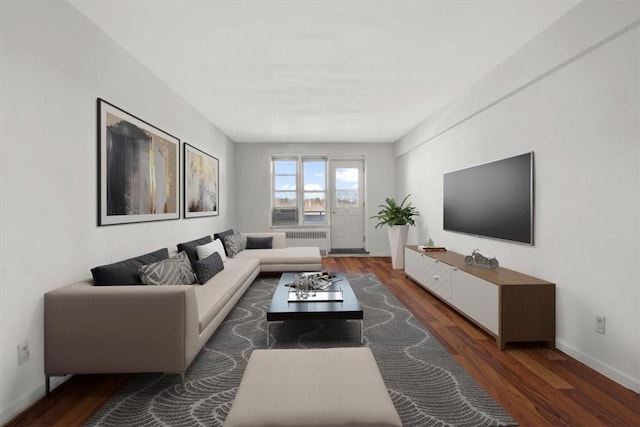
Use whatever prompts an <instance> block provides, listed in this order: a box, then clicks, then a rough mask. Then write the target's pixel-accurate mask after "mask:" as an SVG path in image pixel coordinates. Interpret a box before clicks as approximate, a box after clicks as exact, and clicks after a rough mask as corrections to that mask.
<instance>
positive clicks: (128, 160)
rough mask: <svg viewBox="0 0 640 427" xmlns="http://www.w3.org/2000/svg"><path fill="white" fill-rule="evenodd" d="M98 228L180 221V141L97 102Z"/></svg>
mask: <svg viewBox="0 0 640 427" xmlns="http://www.w3.org/2000/svg"><path fill="white" fill-rule="evenodd" d="M98 141H99V142H98V145H99V147H98V153H99V162H98V164H99V175H100V177H99V186H100V188H99V200H98V205H99V207H98V211H99V218H98V225H112V224H127V223H132V222H146V221H161V220H169V219H179V218H180V205H179V199H180V195H179V191H180V190H179V187H180V186H179V173H180V172H179V162H180V140H179V139H178V138H176V137H174V136H172V135H170V134H168V133H166V132H164V131H163V130H161V129H159V128H157V127H155V126H153V125H151V124H149V123H147V122H145V121H144V120H141V119H139V118H138V117H136V116H134V115H132V114H129V113H127V112H126V111H124V110H122V109H120V108H118V107H116V106H114V105H112V104H110V103H108V102H106V101H105V100H103V99H100V98H98Z"/></svg>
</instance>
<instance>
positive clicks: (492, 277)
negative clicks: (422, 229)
mask: <svg viewBox="0 0 640 427" xmlns="http://www.w3.org/2000/svg"><path fill="white" fill-rule="evenodd" d="M407 248H409V249H411V250H414V251H416V252H419V253H423V254H425V255H426V256H428V257H431V258H434V259H437V260H439V261H442V262H444V263H445V264H449V265H450V266H452V267H456V268H458V269H460V270H462V271H466V272H467V273H469V274H472V275H474V276H477V277H479V278H481V279H484V280H486V281H488V282H491V283H493V284H495V285H498V286H515V285H537V286H539V285H547V286H555V284H554V283H551V282H547V281H546V280H542V279H538V278H536V277H532V276H528V275H526V274H522V273H518V272H517V271H513V270H509V269H508V268H504V267H498V268H496V269H495V270H492V269H490V268H487V267H474V266H472V265H467V264H465V262H464V257H465V256H464V255H462V254H459V253H456V252H452V251H446V252H425V251H423V250H420V249H418V246H417V245H408V246H407Z"/></svg>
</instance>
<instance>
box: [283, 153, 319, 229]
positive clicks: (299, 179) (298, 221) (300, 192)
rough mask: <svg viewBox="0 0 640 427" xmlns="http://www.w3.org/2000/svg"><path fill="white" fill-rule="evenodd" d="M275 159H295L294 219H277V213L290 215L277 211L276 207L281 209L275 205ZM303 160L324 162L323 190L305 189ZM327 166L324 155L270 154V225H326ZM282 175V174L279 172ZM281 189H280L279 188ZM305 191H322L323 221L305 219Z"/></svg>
mask: <svg viewBox="0 0 640 427" xmlns="http://www.w3.org/2000/svg"><path fill="white" fill-rule="evenodd" d="M276 161H295V162H296V190H295V193H296V207H295V219H294V220H282V221H277V220H276V218H277V215H278V214H279V213H280V214H281V216H286V217H290V213H289V212H277V211H276V209H282V208H277V207H276V176H278V175H276V171H275V167H274V162H276ZM305 162H323V163H324V190H320V191H317V190H316V191H313V190H305V188H304V183H305V177H304V163H305ZM328 167H329V159H328V158H327V157H324V156H301V155H299V156H290V155H288V156H286V155H285V156H271V226H272V227H291V226H305V227H309V226H327V225H328V223H329V221H328V216H329V215H328V210H329V200H328ZM279 175H283V174H279ZM280 191H282V190H280ZM306 193H324V200H325V211H324V220H323V221H305V215H304V196H305V194H306ZM285 209H286V208H285Z"/></svg>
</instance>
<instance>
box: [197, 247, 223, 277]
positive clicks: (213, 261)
mask: <svg viewBox="0 0 640 427" xmlns="http://www.w3.org/2000/svg"><path fill="white" fill-rule="evenodd" d="M193 268H194V271H195V273H196V277H197V278H198V283H200V284H201V285H204V284H205V283H207V282H208V281H209V280H210V279H211V278H212V277H213V276H215V275H216V274H218V273H219V272H221V271H222V270H224V262H222V257H221V256H220V254H219V253H218V252H214V253H213V254H211V255H209V256H208V257H206V258H205V259H201V260H199V261H196V263H195V264H194V266H193Z"/></svg>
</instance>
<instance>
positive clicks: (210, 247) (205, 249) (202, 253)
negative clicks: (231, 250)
mask: <svg viewBox="0 0 640 427" xmlns="http://www.w3.org/2000/svg"><path fill="white" fill-rule="evenodd" d="M196 252H197V253H198V259H205V258H207V257H209V256H211V255H213V253H214V252H218V253H219V254H220V258H222V262H225V261H226V260H227V255H225V253H224V246H222V242H221V241H220V239H215V240H214V241H213V242H211V243H207V244H206V245H201V246H198V247H197V248H196Z"/></svg>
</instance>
